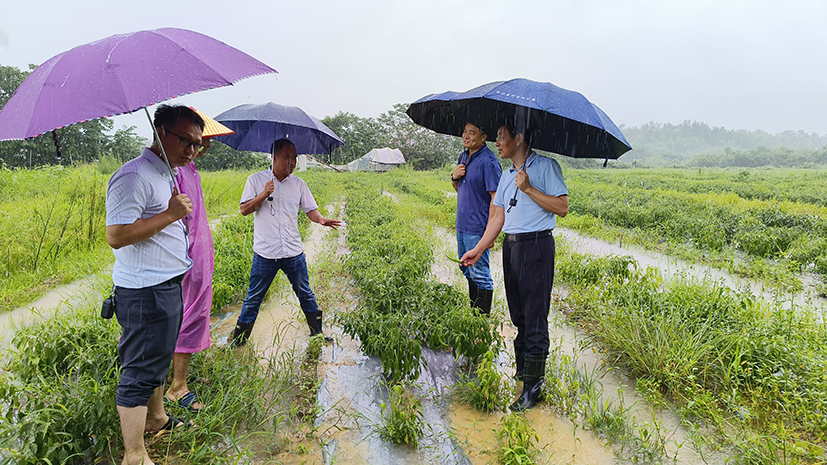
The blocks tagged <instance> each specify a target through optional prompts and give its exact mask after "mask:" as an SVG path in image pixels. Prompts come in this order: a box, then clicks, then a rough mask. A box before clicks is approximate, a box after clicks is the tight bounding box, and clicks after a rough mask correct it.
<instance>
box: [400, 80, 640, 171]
mask: <svg viewBox="0 0 827 465" xmlns="http://www.w3.org/2000/svg"><path fill="white" fill-rule="evenodd" d="M406 113H407V114H408V116H410V117H411V119H412V120H413V121H414V122H415V123H416V124H419V125H420V126H424V127H426V128H428V129H431V130H434V131H436V132H439V133H442V134H449V135H453V136H460V135H461V134H462V131H463V129H464V128H465V124H466V123H471V124H473V125H475V126H477V127H479V128H481V129H482V130H484V131H485V133H486V134H487V135H488V140H489V141H494V140H495V139H496V136H497V129H499V127H500V126H501V125H502V124H503V123H504V122H505V121H506V120H507V119H511V120H512V121H514V122H515V124H516V126H517V127H518V128H520V129H522V128H527V129H528V132H529V137H530V145H531V147H532V148H535V149H540V150H546V151H549V152H554V153H558V154H560V155H566V156H569V157H574V158H606V159H609V158H612V159H616V158H618V157H619V156H621V155H622V154H624V153H625V152H627V151H629V150H631V149H632V147H631V146H630V145H629V143H628V142H627V141H626V138H625V137H623V134H621V132H620V129H618V128H617V126H616V125H615V124H614V123H613V122H612V120H611V119H609V117H608V116H607V115H606V113H604V112H603V110H601V109H600V108H598V107H597V105H595V104H593V103H591V102H589V101H588V100H587V99H586V97H584V96H583V95H582V94H580V93H577V92H574V91H571V90H566V89H562V88H560V87H557V86H555V85H554V84H551V83H548V82H536V81H530V80H528V79H512V80H510V81H498V82H492V83H489V84H485V85H482V86H480V87H477V88H475V89H471V90H469V91H467V92H444V93H441V94H431V95H427V96H425V97H423V98H421V99H419V100H417V101H416V102H414V103H412V104H411V105H410V106H409V107H408V110H407V111H406Z"/></svg>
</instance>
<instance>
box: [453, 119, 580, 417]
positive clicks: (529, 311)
mask: <svg viewBox="0 0 827 465" xmlns="http://www.w3.org/2000/svg"><path fill="white" fill-rule="evenodd" d="M527 133H530V132H529V131H527V130H525V128H520V129H518V128H516V127H515V124H514V123H512V122H509V123H506V124H505V125H503V126H501V127H500V129H499V131H497V150H498V151H499V153H500V157H502V158H505V159H510V160H511V161H512V162H513V164H512V166H511V168H509V169H508V170H506V171H505V172H504V173H503V175H502V178H500V184H499V186H497V194H496V195H495V196H494V210H493V212H492V216H491V219H490V220H489V221H488V226H487V227H486V228H485V234H483V237H482V239H481V240H480V242H479V244H477V245H476V246H475V247H474V248H473V249H471V250H470V251H468V253H466V254H465V255H464V256H463V257H462V258H461V259H460V260H461V261H462V262H463V264H466V265H469V264H473V263H474V262H476V261H477V260H478V259H479V257H480V255H481V254H482V252H483V250H485V249H487V248H488V247H490V246H491V244H493V243H494V240H495V239H496V238H497V236H498V235H499V233H500V231H501V230H502V231H503V232H505V241H504V242H503V280H504V282H505V295H506V300H508V311H509V314H510V316H511V322H512V323H513V324H514V326H516V327H517V337H516V338H515V339H514V358H515V359H516V362H517V374H516V377H517V378H518V379H522V381H523V392H522V394H521V395H520V398H519V399H517V401H516V402H514V403H513V404H511V406H510V408H511V410H512V411H518V412H519V411H523V410H527V409H530V408H532V407H534V406H535V405H536V404H537V402H538V401H539V397H540V392H541V388H542V385H543V380H544V377H545V364H546V358H547V357H548V353H549V346H550V341H549V335H548V313H549V310H550V308H551V287H552V284H553V282H554V237H553V236H552V234H551V231H552V229H554V227H555V226H556V225H557V218H556V216H558V215H559V216H561V217H563V216H566V214H568V211H569V201H568V189H567V188H566V184H565V182H564V181H563V173H562V170H561V169H560V165H559V164H558V163H557V161H556V160H553V159H551V158H545V157H541V156H539V155H537V154H536V153H534V152H532V151H531V150H530V148H529V143H530V141H529V140H528V139H527V138H526V135H525V134H527Z"/></svg>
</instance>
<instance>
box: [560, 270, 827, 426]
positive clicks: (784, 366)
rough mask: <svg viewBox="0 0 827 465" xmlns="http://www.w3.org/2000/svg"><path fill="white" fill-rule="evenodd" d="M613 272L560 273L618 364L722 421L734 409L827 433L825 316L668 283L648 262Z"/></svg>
mask: <svg viewBox="0 0 827 465" xmlns="http://www.w3.org/2000/svg"><path fill="white" fill-rule="evenodd" d="M558 257H559V260H561V261H567V260H568V259H567V258H566V257H565V256H561V255H558ZM576 260H579V259H576ZM597 261H598V262H600V263H605V261H602V259H598V260H597ZM610 273H611V271H610V269H608V268H606V274H605V276H604V278H603V279H601V280H600V281H599V282H600V283H601V284H600V286H595V285H594V283H593V282H591V281H588V280H587V281H583V282H579V281H577V280H576V278H575V279H573V280H570V277H572V276H576V275H573V274H570V273H569V274H565V275H563V274H561V275H560V279H561V280H564V281H566V282H567V284H568V285H570V286H572V292H571V294H570V295H569V297H568V299H567V300H568V302H569V304H570V305H571V307H572V312H571V314H570V318H572V319H573V320H574V321H576V322H578V323H579V324H580V325H582V326H583V327H585V328H586V329H587V331H588V332H589V334H590V335H591V336H592V337H593V338H594V339H595V340H596V341H597V342H598V343H599V345H600V346H601V348H602V349H603V350H605V353H606V356H607V357H608V358H609V359H610V360H611V361H612V362H613V363H614V364H616V365H619V366H622V367H624V368H625V369H626V370H627V371H628V372H629V373H630V374H631V375H632V376H635V377H640V378H645V379H646V380H647V381H646V382H647V385H648V386H649V388H648V389H650V390H655V391H657V392H660V393H662V394H663V395H665V396H666V397H667V398H668V399H672V400H673V401H674V402H677V403H678V404H680V405H682V404H689V403H692V404H694V405H698V406H701V405H703V406H704V407H703V409H698V408H696V409H695V412H696V413H697V414H700V415H702V416H704V417H705V418H707V419H710V420H713V421H715V422H716V423H717V422H719V421H720V418H724V417H728V416H731V415H735V416H737V417H738V418H740V422H742V423H743V425H744V426H745V427H748V428H753V429H755V430H756V431H759V432H764V433H769V432H771V431H773V430H774V429H775V428H777V425H785V426H786V427H787V428H791V429H792V430H793V431H794V434H799V435H800V434H804V435H812V437H814V438H817V439H818V441H824V440H826V439H827V436H825V431H827V423H825V419H824V416H823V415H821V413H819V412H822V411H823V410H824V409H825V408H827V405H825V403H824V399H825V396H827V361H826V360H827V359H825V356H824V353H823V347H824V345H825V343H827V329H825V326H824V325H823V319H822V318H821V317H819V316H816V315H815V314H813V313H810V312H808V311H807V309H802V308H792V309H784V308H781V307H780V306H768V305H767V304H765V303H763V302H761V301H759V300H756V299H755V298H754V297H753V296H751V295H749V294H746V293H739V292H735V291H732V290H730V289H728V288H725V287H722V286H721V285H720V284H718V283H709V282H696V281H693V280H690V279H681V280H676V281H674V282H672V283H670V285H669V286H668V287H666V286H665V285H664V283H663V281H662V279H661V278H660V276H659V275H658V274H657V273H656V272H654V271H653V270H651V269H649V270H646V271H645V272H635V273H633V274H632V275H630V276H629V277H628V278H626V279H624V280H622V281H621V280H618V279H614V278H612V277H611V276H610ZM710 399H711V400H710Z"/></svg>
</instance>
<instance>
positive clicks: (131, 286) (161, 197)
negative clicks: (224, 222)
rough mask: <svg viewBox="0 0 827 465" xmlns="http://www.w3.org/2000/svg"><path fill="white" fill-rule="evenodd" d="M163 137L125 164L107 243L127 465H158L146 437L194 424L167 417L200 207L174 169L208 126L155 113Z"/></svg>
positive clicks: (186, 112) (181, 109) (110, 210)
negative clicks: (193, 224)
mask: <svg viewBox="0 0 827 465" xmlns="http://www.w3.org/2000/svg"><path fill="white" fill-rule="evenodd" d="M154 125H155V128H156V130H157V131H158V137H159V139H160V140H158V139H156V141H155V142H153V144H152V146H151V147H149V148H145V149H144V151H143V153H142V154H141V156H139V157H138V158H135V159H134V160H131V161H129V162H127V163H125V164H124V165H123V166H122V167H121V168H120V169H119V170H118V171H116V172H115V174H113V175H112V178H111V179H110V180H109V186H108V188H107V191H106V240H107V242H108V243H109V246H110V247H112V249H113V252H114V254H115V265H114V268H113V271H112V280H113V282H114V284H115V291H114V293H115V314H116V315H117V317H118V323H119V324H120V325H121V328H122V333H121V337H120V341H119V343H118V354H119V356H120V360H121V366H122V371H121V377H120V380H119V381H118V391H117V395H116V397H115V403H116V405H117V409H118V415H119V416H120V420H121V431H122V434H123V441H124V449H125V450H124V460H123V462H122V463H123V464H126V465H132V464H151V463H153V462H152V460H151V459H150V458H149V454H148V453H147V450H146V446H145V444H144V433H145V432H157V431H163V430H172V429H173V428H177V427H186V426H190V425H192V422H188V421H185V420H181V419H178V418H175V417H172V416H170V415H167V414H166V412H165V411H164V403H163V397H164V396H163V394H164V391H163V386H164V380H165V378H166V374H167V370H168V369H169V364H170V361H171V360H172V355H173V353H174V351H175V345H176V341H177V339H178V332H179V330H180V328H181V319H182V314H183V302H182V295H181V280H182V279H183V277H184V273H186V272H187V270H189V269H190V268H191V267H192V260H190V258H189V256H188V255H187V231H186V226H185V224H184V222H183V221H182V220H183V219H184V218H185V217H186V216H187V215H188V214H189V213H190V212H192V201H191V200H190V198H189V197H188V196H187V195H186V194H181V193H179V192H178V190H177V188H176V187H175V184H174V182H173V179H172V177H171V175H170V169H169V168H168V166H167V164H166V162H165V161H164V159H163V154H162V151H163V152H164V153H166V158H167V160H168V161H169V166H170V167H171V168H178V167H182V166H185V165H187V164H189V163H190V162H191V161H192V160H193V158H194V157H195V154H196V153H198V151H199V150H201V147H202V146H201V133H202V131H203V129H204V121H203V120H202V119H201V117H200V116H198V114H196V113H195V112H194V111H193V110H191V109H189V108H188V107H185V106H180V105H179V106H169V105H161V106H159V107H158V109H157V110H156V111H155V121H154Z"/></svg>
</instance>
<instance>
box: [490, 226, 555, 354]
mask: <svg viewBox="0 0 827 465" xmlns="http://www.w3.org/2000/svg"><path fill="white" fill-rule="evenodd" d="M503 277H504V281H505V297H506V300H507V301H508V312H509V313H510V314H511V322H512V323H514V326H516V327H517V337H516V338H515V339H514V347H515V349H520V348H522V349H523V350H524V351H525V355H526V357H533V358H543V359H545V358H546V357H547V356H548V352H549V344H550V341H549V336H548V313H549V310H550V309H551V287H552V284H553V283H554V237H553V236H545V237H540V238H536V239H532V240H526V241H517V242H509V241H504V242H503Z"/></svg>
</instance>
